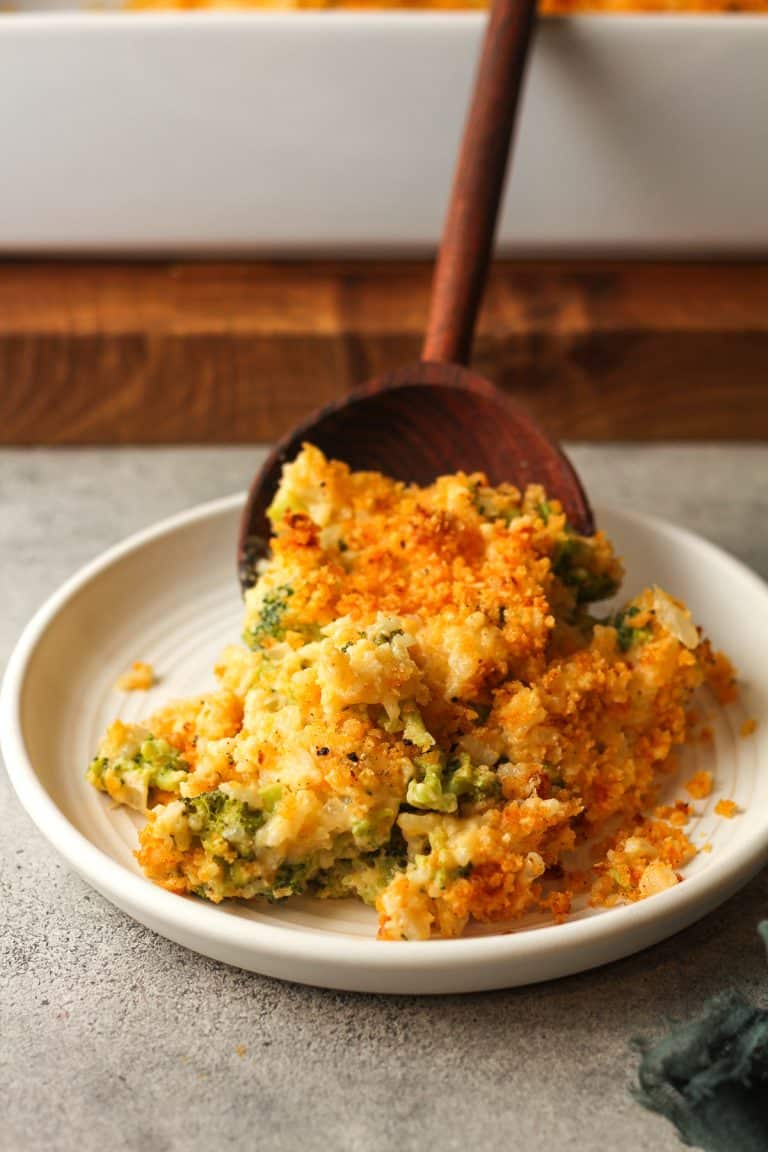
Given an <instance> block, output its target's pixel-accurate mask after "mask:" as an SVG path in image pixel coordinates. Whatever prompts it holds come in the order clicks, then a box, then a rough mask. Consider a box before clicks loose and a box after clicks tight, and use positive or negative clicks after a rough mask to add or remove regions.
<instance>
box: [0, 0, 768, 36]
mask: <svg viewBox="0 0 768 1152" xmlns="http://www.w3.org/2000/svg"><path fill="white" fill-rule="evenodd" d="M246 2H247V0H246ZM486 16H487V13H486V12H485V11H483V10H478V9H465V10H461V9H459V10H453V9H451V10H448V11H441V10H440V9H433V8H413V9H402V8H390V9H386V8H383V9H357V10H355V9H328V10H325V11H323V10H317V9H299V8H291V9H285V8H283V9H272V10H270V9H263V8H246V7H242V8H237V7H233V8H215V7H211V8H183V9H182V8H157V9H154V8H152V9H149V8H132V9H128V8H117V7H115V8H102V9H93V10H86V9H82V8H77V7H73V8H29V9H25V8H15V9H7V10H5V11H1V12H0V29H2V26H3V24H4V23H5V24H6V25H8V26H10V25H11V24H12V25H14V26H16V27H18V26H25V25H26V26H28V27H29V30H30V32H33V31H34V30H35V29H36V28H39V27H41V26H43V25H44V26H48V27H50V28H56V27H67V28H69V29H72V28H73V27H78V26H80V27H81V28H82V30H83V31H87V30H89V29H92V28H96V27H98V28H99V29H100V30H102V29H104V28H106V27H108V26H110V25H112V26H113V27H114V29H115V31H116V32H119V31H120V29H121V28H122V26H123V25H124V24H125V23H130V24H131V26H132V27H136V28H139V27H141V28H142V30H152V29H155V30H161V29H163V28H167V27H170V28H173V29H174V30H176V31H177V30H178V29H179V28H181V27H186V28H194V27H195V26H197V25H201V24H203V25H209V26H214V27H215V26H220V27H222V28H227V29H231V28H232V27H233V26H238V25H240V26H242V27H243V28H249V27H252V26H253V25H256V24H259V25H262V26H263V25H273V26H275V27H285V26H287V25H291V24H296V23H300V24H301V25H302V27H304V28H306V29H307V30H308V29H310V28H311V27H312V26H313V25H314V26H315V27H317V28H325V29H327V28H329V27H332V26H333V25H337V26H339V27H344V26H346V25H349V26H352V27H354V28H358V27H359V24H360V22H361V21H362V20H364V21H365V22H366V24H368V26H369V27H370V28H372V27H374V26H375V25H379V26H381V27H386V28H387V29H392V28H397V27H398V26H401V27H403V28H409V29H410V28H414V27H424V28H427V29H429V28H432V27H434V25H435V24H439V25H440V26H441V27H442V28H446V27H455V28H456V29H461V28H462V27H470V28H474V27H479V26H480V25H481V24H482V23H483V22H484V21H485V19H486ZM659 24H662V25H663V26H664V27H665V28H674V29H675V30H677V29H678V28H688V29H690V28H718V29H719V30H722V26H723V24H726V25H728V26H729V27H737V26H738V27H744V28H746V27H754V28H757V27H768V11H766V12H764V13H763V12H731V11H721V12H679V11H678V12H641V11H638V12H626V11H624V12H573V13H569V14H557V15H545V16H542V17H541V18H540V25H541V26H543V27H545V28H548V27H563V26H568V25H573V26H576V27H579V28H585V29H600V28H602V29H606V28H610V29H616V28H620V27H621V26H622V25H624V26H627V27H633V28H634V29H635V30H636V27H637V26H643V27H648V28H650V27H652V26H656V27H657V26H658V25H659Z"/></svg>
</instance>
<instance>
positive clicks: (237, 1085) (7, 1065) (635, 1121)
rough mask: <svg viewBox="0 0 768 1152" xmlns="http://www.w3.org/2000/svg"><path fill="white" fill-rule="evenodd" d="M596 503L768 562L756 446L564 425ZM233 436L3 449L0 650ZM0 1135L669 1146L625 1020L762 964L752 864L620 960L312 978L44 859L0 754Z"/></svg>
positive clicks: (221, 479) (286, 1148) (197, 474)
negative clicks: (737, 881)
mask: <svg viewBox="0 0 768 1152" xmlns="http://www.w3.org/2000/svg"><path fill="white" fill-rule="evenodd" d="M573 457H574V460H575V462H576V464H577V466H578V467H579V468H580V470H581V472H582V475H583V477H584V479H585V481H586V485H587V488H588V490H589V491H590V493H591V494H592V496H593V498H594V499H595V500H596V501H601V500H602V501H604V502H610V503H614V504H620V505H623V506H626V507H629V508H636V509H639V510H646V511H655V512H657V513H659V514H660V515H662V516H666V517H668V518H670V519H673V520H676V521H678V522H679V523H681V524H684V525H686V526H688V527H690V528H693V529H695V530H696V531H699V532H701V533H703V534H704V535H706V536H708V537H709V538H710V539H712V540H714V541H716V542H717V543H718V544H721V545H722V546H724V547H725V548H727V549H729V550H730V551H731V552H733V553H735V554H736V555H737V556H740V557H741V558H742V559H743V560H745V561H746V562H747V563H748V564H750V565H751V566H752V567H754V568H755V569H756V570H757V571H758V572H760V573H761V574H762V575H763V576H764V577H768V534H766V531H765V526H766V522H767V521H768V451H767V450H766V449H765V448H763V447H759V446H753V447H733V446H731V447H707V446H702V447H697V446H691V445H688V446H686V447H680V448H678V447H675V446H666V447H642V446H632V447H626V446H623V447H613V446H599V447H580V446H577V447H575V448H574V449H573ZM255 461H256V453H255V452H254V450H253V449H224V450H219V449H216V450H214V449H169V450H165V449H162V450H151V451H147V450H144V451H142V450H133V449H129V450H87V451H59V452H55V451H47V450H46V451H42V450H16V451H5V452H0V555H1V556H2V566H1V567H0V596H1V599H0V602H1V603H2V606H3V611H2V614H1V615H0V660H2V661H3V662H4V661H5V660H6V659H7V657H8V654H9V653H10V650H11V647H12V645H13V643H14V641H15V639H16V637H17V635H18V633H19V631H20V629H21V627H22V625H23V624H24V622H25V621H26V619H27V618H28V616H29V615H30V614H31V612H32V611H33V609H34V608H36V607H37V606H38V604H39V603H40V602H41V601H42V600H43V599H44V597H45V596H46V595H47V594H48V593H49V592H50V591H51V590H52V589H53V588H54V587H55V586H56V585H58V584H59V583H60V582H61V581H62V580H63V579H64V578H65V577H67V576H68V575H70V574H71V573H72V572H73V571H74V570H75V569H76V568H77V567H78V566H79V565H80V564H82V563H83V562H85V561H86V560H89V559H90V558H91V557H93V556H94V555H96V554H97V553H98V552H99V551H101V550H102V549H103V548H105V547H106V546H107V545H109V544H112V543H114V542H115V541H116V540H118V539H119V538H120V537H122V536H124V535H126V534H127V533H129V532H132V531H134V530H136V529H138V528H140V527H142V526H144V525H146V524H148V523H149V522H151V521H152V520H155V519H157V518H159V517H161V516H165V515H168V514H170V513H172V512H175V511H177V510H178V509H181V508H184V507H186V506H189V505H192V504H194V503H196V502H198V501H201V500H205V499H208V498H211V497H215V496H219V495H223V494H226V493H229V492H232V491H235V490H237V489H240V488H242V487H243V486H244V485H245V483H246V482H247V480H248V478H249V476H250V474H251V471H252V469H253V465H254V463H255ZM0 803H2V812H3V826H4V834H3V837H2V841H1V842H0V894H1V896H2V913H1V914H0V1076H1V1077H2V1083H3V1091H2V1104H0V1149H1V1150H2V1152H33V1150H34V1152H59V1150H61V1152H70V1150H71V1152H103V1150H105V1149H109V1152H123V1150H131V1152H134V1150H135V1152H171V1150H173V1152H175V1150H176V1149H178V1150H179V1152H182V1150H183V1152H253V1150H256V1149H258V1150H262V1149H263V1150H265V1152H294V1150H296V1152H315V1150H317V1152H326V1150H329V1152H357V1150H361V1152H380V1150H381V1152H383V1150H385V1149H387V1150H388V1149H392V1150H395V1149H398V1150H400V1149H402V1150H408V1149H414V1150H418V1152H426V1150H427V1149H436V1150H437V1149H439V1150H440V1152H452V1150H454V1149H455V1150H457V1152H459V1150H462V1152H463V1150H464V1149H467V1148H471V1149H477V1150H478V1152H484V1150H486V1149H489V1150H490V1149H493V1150H495V1149H500V1150H504V1152H507V1150H511V1149H514V1150H515V1152H560V1150H565V1149H568V1150H570V1149H573V1150H577V1152H613V1150H614V1149H626V1150H629V1152H643V1150H646V1149H647V1150H648V1152H672V1150H673V1149H676V1148H680V1147H681V1145H680V1144H679V1142H678V1140H677V1137H676V1135H675V1134H674V1132H673V1130H672V1129H671V1127H670V1126H668V1125H667V1124H666V1122H664V1121H662V1120H660V1119H658V1118H656V1117H655V1116H652V1115H650V1114H649V1113H646V1112H645V1111H643V1110H642V1109H641V1108H640V1107H639V1106H638V1105H636V1104H635V1103H634V1102H633V1100H632V1099H631V1097H630V1095H629V1092H628V1088H629V1085H630V1083H631V1082H632V1078H633V1075H634V1070H635V1066H636V1056H635V1055H634V1054H633V1052H632V1051H631V1050H630V1047H629V1043H630V1039H631V1037H633V1036H635V1035H637V1034H649V1033H650V1034H653V1033H658V1032H659V1031H660V1030H661V1029H662V1028H663V1022H664V1019H665V1017H669V1016H676V1015H677V1016H686V1015H688V1014H692V1013H693V1012H695V1010H696V1009H697V1007H698V1006H699V1005H700V1003H701V1002H702V1000H703V999H704V998H705V997H706V996H708V995H710V994H712V993H713V992H715V991H717V990H719V989H720V988H722V987H723V986H724V985H725V984H731V985H734V986H736V987H737V988H738V989H739V990H741V991H742V992H744V993H746V994H748V995H753V996H754V995H760V993H761V992H765V990H766V988H768V968H767V967H766V961H765V955H764V949H763V947H762V945H761V944H760V943H759V941H758V938H757V935H756V933H755V925H756V923H757V921H758V920H759V919H761V918H763V917H765V915H766V913H767V912H768V872H763V873H762V875H760V876H759V877H758V878H757V879H755V880H754V881H753V882H752V883H751V884H750V885H749V886H748V887H747V888H746V889H745V890H743V891H742V892H741V893H740V894H739V895H737V896H736V897H734V898H733V899H732V900H731V901H729V902H728V903H727V904H726V905H725V906H724V907H722V908H721V909H719V910H718V911H717V912H715V913H713V914H712V915H710V916H709V917H707V918H706V919H705V920H703V921H701V922H700V923H698V924H697V925H695V926H694V927H693V928H690V929H688V930H687V931H686V932H683V933H681V934H680V935H678V936H676V937H674V938H672V939H670V940H667V941H666V942H664V943H662V944H660V945H657V946H656V947H654V948H652V949H650V950H648V951H646V952H643V953H641V954H640V955H637V956H634V957H632V958H630V959H628V960H623V961H621V962H619V963H616V964H612V965H610V966H608V967H606V968H602V969H599V970H597V971H594V972H590V973H586V974H583V975H580V976H575V977H570V978H568V979H564V980H560V981H557V982H556V983H551V984H541V985H537V986H534V987H531V988H527V989H526V988H521V989H516V990H512V991H507V992H493V993H484V994H481V995H473V996H456V997H440V998H435V999H428V998H422V999H409V998H406V997H402V998H397V997H393V998H388V997H383V996H381V997H379V996H363V995H356V994H344V993H338V992H326V991H321V990H317V989H313V988H305V987H299V986H296V985H288V984H281V983H279V982H278V981H276V980H270V979H263V978H261V977H259V976H254V975H251V974H249V973H246V972H241V971H237V970H235V969H232V968H228V967H225V966H224V965H223V964H217V963H215V962H213V961H210V960H207V959H204V958H203V957H201V956H197V955H195V954H194V953H191V952H187V951H185V950H184V949H183V948H181V947H178V946H177V945H175V944H171V943H169V942H168V941H166V940H164V939H161V938H160V937H159V936H155V935H153V934H152V933H151V932H149V931H148V930H146V929H145V928H142V927H141V926H140V925H138V924H137V923H134V922H133V921H132V920H130V919H128V917H126V916H125V915H123V913H121V912H119V911H117V909H115V908H113V907H112V906H111V905H110V904H108V903H107V902H106V901H105V900H103V899H102V898H101V897H100V896H98V895H97V894H96V893H95V892H93V891H91V890H90V889H89V888H88V887H87V886H86V885H85V884H84V883H83V882H82V881H81V880H80V879H79V878H78V877H77V876H75V875H73V874H72V873H71V872H70V871H69V870H68V869H67V868H66V867H65V866H64V864H63V863H62V862H61V861H60V860H59V858H58V857H57V855H56V854H55V852H54V851H53V849H51V848H50V847H49V846H48V844H47V843H46V842H45V841H44V840H43V838H42V837H41V836H40V835H39V834H38V832H37V831H36V830H35V828H34V827H33V825H32V822H31V821H30V819H29V818H28V817H27V815H26V814H25V813H24V812H23V811H22V809H21V808H20V806H19V804H18V802H17V801H16V798H15V796H14V795H13V794H12V792H11V789H10V786H9V784H8V781H7V779H6V777H5V774H4V773H0Z"/></svg>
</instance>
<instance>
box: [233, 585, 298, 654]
mask: <svg viewBox="0 0 768 1152" xmlns="http://www.w3.org/2000/svg"><path fill="white" fill-rule="evenodd" d="M291 596H293V588H291V587H290V586H289V585H288V584H281V585H280V587H279V588H276V589H275V591H274V592H267V594H266V596H265V597H264V599H263V600H262V602H261V608H260V610H259V619H258V621H257V623H256V624H253V625H251V627H250V628H246V630H245V632H244V633H243V640H244V641H245V643H246V644H247V645H248V647H249V648H260V647H261V646H262V644H263V642H264V640H266V639H267V638H268V637H271V639H273V640H282V639H283V636H284V635H285V629H284V628H283V616H284V615H285V612H286V610H287V608H288V600H289V599H290V597H291Z"/></svg>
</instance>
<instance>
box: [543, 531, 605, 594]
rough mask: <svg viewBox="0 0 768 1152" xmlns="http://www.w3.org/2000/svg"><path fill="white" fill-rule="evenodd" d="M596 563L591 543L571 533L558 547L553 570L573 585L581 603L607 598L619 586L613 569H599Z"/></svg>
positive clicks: (558, 576) (553, 560)
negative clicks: (596, 567) (603, 570)
mask: <svg viewBox="0 0 768 1152" xmlns="http://www.w3.org/2000/svg"><path fill="white" fill-rule="evenodd" d="M593 563H594V553H593V551H592V549H591V548H590V546H589V543H588V542H587V541H586V540H582V539H580V538H579V537H578V536H573V535H571V536H567V537H566V538H565V539H564V540H561V541H559V542H558V544H557V546H556V548H555V551H554V555H553V557H552V571H553V572H554V574H555V576H557V578H558V580H561V581H562V582H563V584H565V585H566V587H568V588H570V589H571V591H572V592H573V594H574V596H575V597H576V602H577V603H578V604H590V603H592V602H593V601H595V600H605V599H606V598H607V597H608V596H612V595H613V594H614V592H615V591H616V590H617V588H618V586H619V584H618V580H616V578H615V577H614V576H613V574H612V573H611V572H599V571H595V569H594V568H593V567H592V564H593Z"/></svg>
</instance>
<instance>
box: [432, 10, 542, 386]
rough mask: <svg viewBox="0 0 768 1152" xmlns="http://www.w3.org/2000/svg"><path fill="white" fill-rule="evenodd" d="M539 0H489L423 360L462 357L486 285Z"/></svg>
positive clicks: (464, 360)
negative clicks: (490, 4)
mask: <svg viewBox="0 0 768 1152" xmlns="http://www.w3.org/2000/svg"><path fill="white" fill-rule="evenodd" d="M535 17H536V0H494V2H493V5H492V7H491V12H490V16H489V19H488V27H487V29H486V33H485V40H484V42H483V50H482V55H481V57H480V64H479V68H478V73H477V78H476V80H475V90H474V93H473V96H472V104H471V106H470V109H469V115H468V117H467V122H466V125H465V127H464V137H463V139H462V142H461V151H460V152H459V160H458V164H457V167H456V172H455V175H454V178H453V189H452V192H451V199H450V203H449V206H448V215H447V217H446V220H445V225H444V228H443V238H442V241H441V243H440V251H439V253H438V257H437V265H436V267H435V275H434V279H433V281H432V300H431V304H430V311H429V321H428V323H427V335H426V339H425V341H424V349H423V351H422V359H423V360H439V361H447V362H449V363H455V364H467V363H468V362H469V356H470V352H471V350H472V337H473V335H474V329H475V319H476V317H477V311H478V308H479V306H480V300H481V299H482V295H483V289H484V287H485V278H486V272H487V270H488V263H489V260H490V255H491V249H492V246H493V237H494V232H495V230H496V217H497V215H498V210H499V202H500V200H501V194H502V191H503V188H504V173H505V171H506V167H507V159H508V156H509V150H510V140H511V137H512V132H513V129H514V126H515V113H516V111H517V105H518V100H519V96H520V88H521V85H522V81H523V74H524V72H525V63H526V59H527V56H528V44H529V42H530V39H531V33H532V31H533V26H534V21H535Z"/></svg>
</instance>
